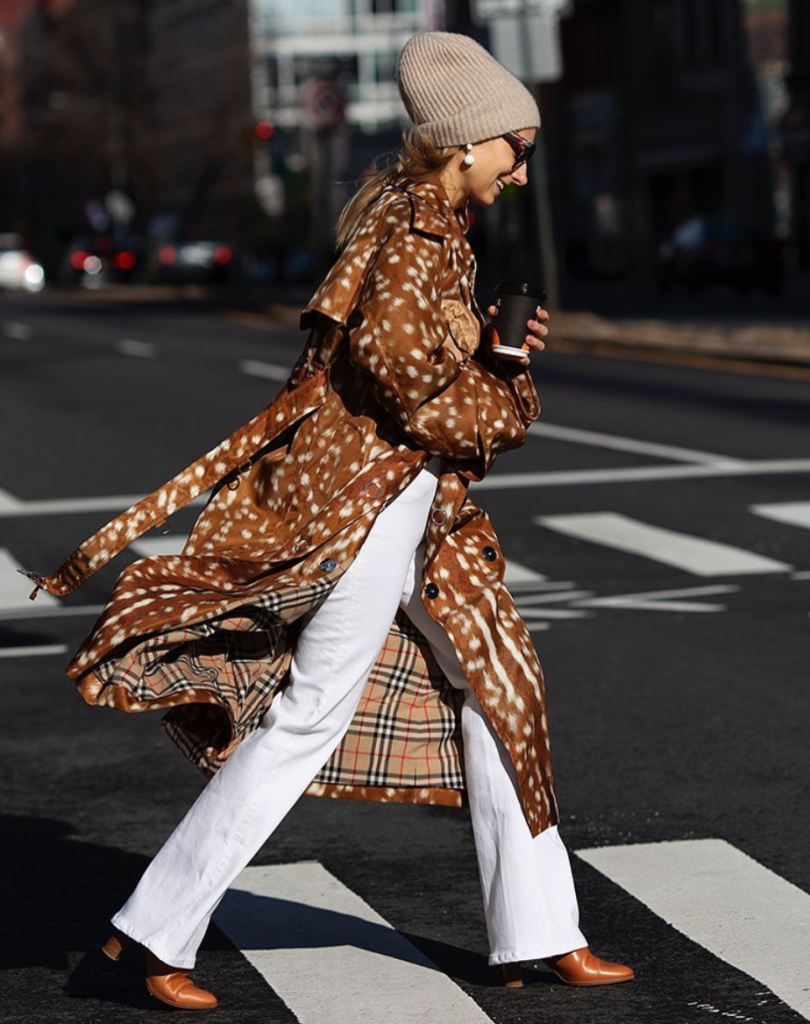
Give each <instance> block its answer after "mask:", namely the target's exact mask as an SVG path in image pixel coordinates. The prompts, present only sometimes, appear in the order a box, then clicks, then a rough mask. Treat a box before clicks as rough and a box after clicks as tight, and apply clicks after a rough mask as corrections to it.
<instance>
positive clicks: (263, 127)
mask: <svg viewBox="0 0 810 1024" xmlns="http://www.w3.org/2000/svg"><path fill="white" fill-rule="evenodd" d="M275 130H276V129H275V126H274V125H272V124H270V122H269V121H258V122H257V123H256V127H255V128H254V129H253V133H254V135H255V136H256V138H257V139H261V140H262V142H267V141H268V139H272V138H273V134H274V133H275Z"/></svg>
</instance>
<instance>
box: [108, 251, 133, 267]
mask: <svg viewBox="0 0 810 1024" xmlns="http://www.w3.org/2000/svg"><path fill="white" fill-rule="evenodd" d="M112 261H113V266H114V267H115V268H116V269H118V270H132V268H133V267H134V266H135V264H136V263H137V260H136V258H135V253H134V252H130V251H129V250H128V249H124V250H123V251H122V252H117V253H116V254H115V256H113V259H112Z"/></svg>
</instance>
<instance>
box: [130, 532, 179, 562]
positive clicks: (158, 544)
mask: <svg viewBox="0 0 810 1024" xmlns="http://www.w3.org/2000/svg"><path fill="white" fill-rule="evenodd" d="M187 540H188V534H179V533H178V534H171V533H167V534H165V535H163V536H161V535H149V536H146V537H140V538H139V539H138V540H136V541H133V542H132V544H130V548H131V549H132V550H133V551H134V552H135V553H136V554H138V555H140V556H141V558H151V557H152V555H179V554H180V553H181V552H182V550H183V548H184V547H185V545H186V541H187Z"/></svg>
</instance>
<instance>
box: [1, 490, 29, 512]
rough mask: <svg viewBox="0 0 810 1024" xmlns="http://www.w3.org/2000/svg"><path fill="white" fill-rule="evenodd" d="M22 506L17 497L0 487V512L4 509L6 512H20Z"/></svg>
mask: <svg viewBox="0 0 810 1024" xmlns="http://www.w3.org/2000/svg"><path fill="white" fill-rule="evenodd" d="M23 508H24V505H23V503H22V502H21V501H20V500H19V498H15V497H14V495H13V494H10V493H9V492H8V491H4V490H3V489H2V488H0V513H2V511H3V510H4V509H5V510H7V511H8V512H21V511H22V509H23Z"/></svg>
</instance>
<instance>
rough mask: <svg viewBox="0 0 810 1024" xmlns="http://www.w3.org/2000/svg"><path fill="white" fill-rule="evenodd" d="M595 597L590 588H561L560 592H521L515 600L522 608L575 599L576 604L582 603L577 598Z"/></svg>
mask: <svg viewBox="0 0 810 1024" xmlns="http://www.w3.org/2000/svg"><path fill="white" fill-rule="evenodd" d="M587 597H593V591H590V590H561V591H559V593H557V592H554V593H548V594H519V595H518V596H517V597H516V598H515V600H516V601H517V603H518V604H519V605H520V607H521V608H523V607H525V606H526V605H533V604H554V602H555V601H574V602H575V603H576V604H580V603H581V602H580V601H579V600H576V599H577V598H583V599H584V598H587Z"/></svg>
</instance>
